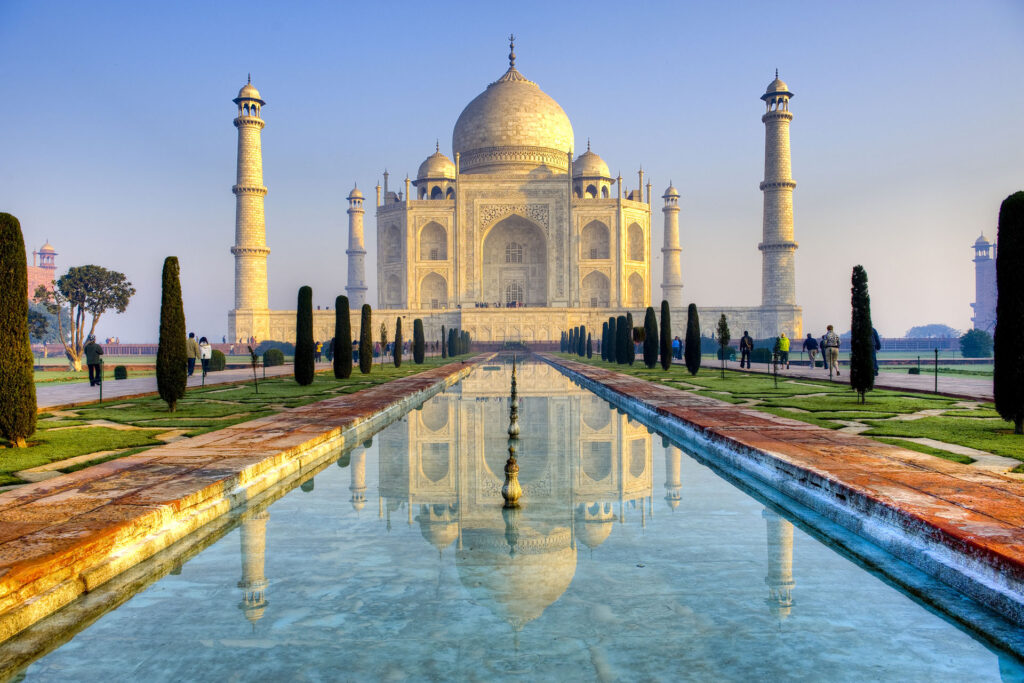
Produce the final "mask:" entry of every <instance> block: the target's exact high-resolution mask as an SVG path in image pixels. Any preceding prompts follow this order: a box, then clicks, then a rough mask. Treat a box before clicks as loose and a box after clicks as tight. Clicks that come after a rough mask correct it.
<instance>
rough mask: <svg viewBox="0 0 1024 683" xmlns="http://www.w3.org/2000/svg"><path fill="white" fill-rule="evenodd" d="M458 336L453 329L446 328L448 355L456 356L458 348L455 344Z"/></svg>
mask: <svg viewBox="0 0 1024 683" xmlns="http://www.w3.org/2000/svg"><path fill="white" fill-rule="evenodd" d="M457 340H458V336H457V334H456V332H455V329H454V328H453V329H450V330H448V355H449V356H457V355H459V349H458V344H457Z"/></svg>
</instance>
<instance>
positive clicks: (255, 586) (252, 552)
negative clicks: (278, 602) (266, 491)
mask: <svg viewBox="0 0 1024 683" xmlns="http://www.w3.org/2000/svg"><path fill="white" fill-rule="evenodd" d="M269 518H270V515H269V514H268V513H267V511H266V510H264V511H263V512H260V513H259V514H256V515H253V516H252V517H250V518H248V519H246V520H245V521H243V522H242V534H241V539H242V580H241V581H239V582H238V587H239V588H241V589H242V602H240V603H239V604H238V608H239V609H241V610H242V611H243V612H245V618H246V619H248V620H249V621H250V622H252V625H253V627H254V628H255V626H256V622H257V621H259V620H260V619H262V618H263V610H264V609H266V607H267V600H266V598H265V597H264V592H265V591H266V589H267V579H266V578H265V577H264V576H263V554H264V552H265V550H266V545H267V520H268V519H269Z"/></svg>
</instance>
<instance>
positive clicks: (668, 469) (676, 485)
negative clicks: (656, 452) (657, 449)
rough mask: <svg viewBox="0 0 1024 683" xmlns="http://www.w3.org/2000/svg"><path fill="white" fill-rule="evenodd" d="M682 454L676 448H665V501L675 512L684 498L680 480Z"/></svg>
mask: <svg viewBox="0 0 1024 683" xmlns="http://www.w3.org/2000/svg"><path fill="white" fill-rule="evenodd" d="M681 460H682V452H681V451H680V450H679V449H678V448H676V447H675V446H666V447H665V501H666V502H667V503H668V506H669V507H670V508H672V509H673V510H675V509H676V508H677V507H679V501H680V500H682V498H683V496H682V494H681V493H680V492H681V491H682V489H683V482H682V481H681V480H680V465H681V462H680V461H681Z"/></svg>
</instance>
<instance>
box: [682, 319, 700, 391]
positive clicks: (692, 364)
mask: <svg viewBox="0 0 1024 683" xmlns="http://www.w3.org/2000/svg"><path fill="white" fill-rule="evenodd" d="M683 358H684V359H685V360H686V369H687V370H689V371H690V374H691V375H696V374H697V371H698V370H700V317H699V316H698V315H697V304H690V306H689V308H687V309H686V344H685V346H684V347H683Z"/></svg>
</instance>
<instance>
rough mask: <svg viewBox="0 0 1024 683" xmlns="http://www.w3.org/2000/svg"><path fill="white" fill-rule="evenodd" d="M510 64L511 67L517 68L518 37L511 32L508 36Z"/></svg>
mask: <svg viewBox="0 0 1024 683" xmlns="http://www.w3.org/2000/svg"><path fill="white" fill-rule="evenodd" d="M508 66H509V68H510V69H514V68H516V37H515V35H514V34H511V33H510V34H509V36H508Z"/></svg>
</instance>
